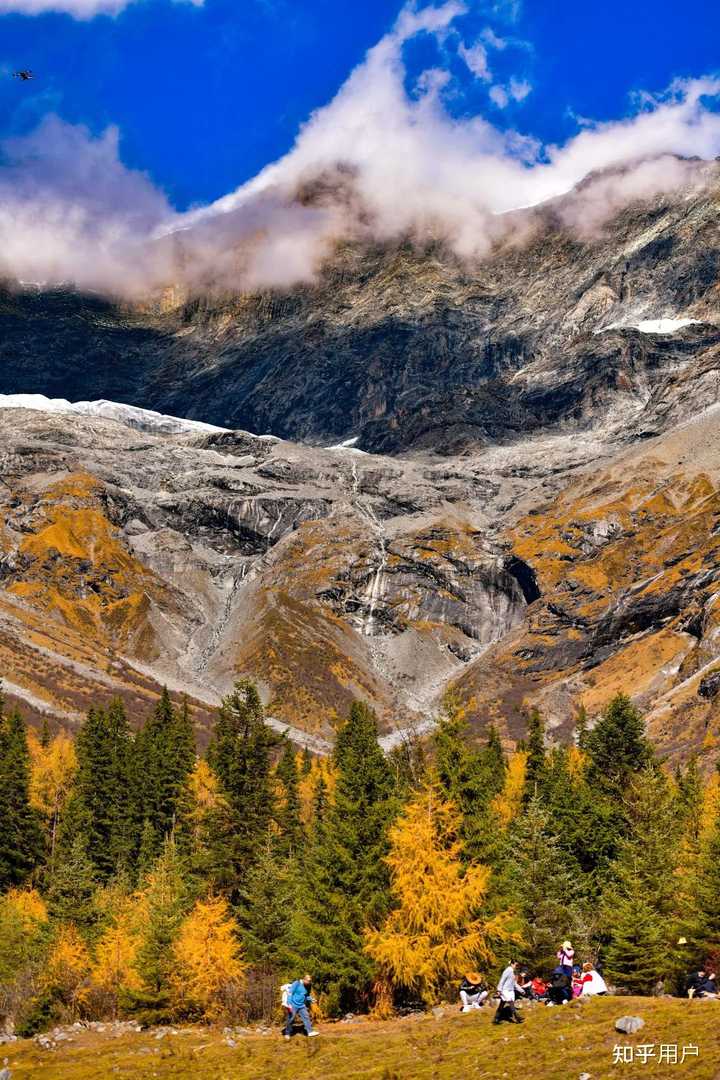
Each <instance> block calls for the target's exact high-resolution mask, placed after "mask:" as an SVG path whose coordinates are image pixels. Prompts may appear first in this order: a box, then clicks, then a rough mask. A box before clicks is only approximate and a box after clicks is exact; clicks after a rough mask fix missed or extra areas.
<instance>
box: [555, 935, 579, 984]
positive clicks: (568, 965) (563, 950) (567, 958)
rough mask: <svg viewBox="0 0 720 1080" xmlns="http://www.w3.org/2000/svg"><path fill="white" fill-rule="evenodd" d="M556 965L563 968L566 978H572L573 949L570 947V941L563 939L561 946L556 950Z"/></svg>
mask: <svg viewBox="0 0 720 1080" xmlns="http://www.w3.org/2000/svg"><path fill="white" fill-rule="evenodd" d="M557 959H558V965H559V966H560V967H561V968H562V969H563V972H564V974H565V975H567V977H568V979H572V973H573V963H574V961H575V950H574V949H573V947H572V944H571V942H569V941H563V943H562V945H561V947H560V948H559V949H558V951H557Z"/></svg>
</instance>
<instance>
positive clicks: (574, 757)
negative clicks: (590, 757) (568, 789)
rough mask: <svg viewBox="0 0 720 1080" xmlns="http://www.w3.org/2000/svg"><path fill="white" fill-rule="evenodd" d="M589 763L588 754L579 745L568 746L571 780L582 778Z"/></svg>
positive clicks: (568, 764)
mask: <svg viewBox="0 0 720 1080" xmlns="http://www.w3.org/2000/svg"><path fill="white" fill-rule="evenodd" d="M586 765H587V755H586V754H584V753H583V751H582V750H581V749H580V748H579V747H578V746H570V747H569V748H568V755H567V766H568V772H569V773H570V778H571V780H581V779H582V777H583V774H584V772H585V766H586Z"/></svg>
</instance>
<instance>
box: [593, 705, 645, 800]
mask: <svg viewBox="0 0 720 1080" xmlns="http://www.w3.org/2000/svg"><path fill="white" fill-rule="evenodd" d="M585 748H586V751H587V754H588V757H589V768H588V779H589V781H590V783H591V785H593V786H595V787H597V788H599V789H600V790H602V791H604V792H606V793H607V794H609V795H611V796H612V797H614V798H617V799H618V800H622V798H623V796H624V795H625V793H626V791H627V789H628V785H629V782H630V780H631V779H632V777H633V774H635V773H639V772H641V771H642V770H643V769H644V768H645V766H646V765H648V764H649V762H650V761H651V760H652V756H653V755H652V750H651V748H650V744H649V743H648V741H647V739H646V737H645V724H644V723H643V718H642V716H641V715H640V713H639V712H638V710H637V709H636V708H635V706H634V705H633V703H632V702H631V700H630V698H629V697H627V695H626V694H618V695H617V696H616V697H614V698H613V699H612V701H611V702H610V704H609V705H608V706H607V708H606V709H605V711H604V713H603V714H602V716H601V717H600V719H599V720H598V722H597V724H596V725H595V727H594V728H593V729H592V731H591V732H589V734H588V735H587V738H586V740H585Z"/></svg>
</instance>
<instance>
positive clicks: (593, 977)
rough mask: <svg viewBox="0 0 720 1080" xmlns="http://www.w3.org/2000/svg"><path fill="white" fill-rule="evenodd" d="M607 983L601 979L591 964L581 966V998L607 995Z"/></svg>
mask: <svg viewBox="0 0 720 1080" xmlns="http://www.w3.org/2000/svg"><path fill="white" fill-rule="evenodd" d="M607 992H608V988H607V983H606V982H605V980H604V979H603V977H602V975H601V974H600V972H599V971H596V969H595V968H594V967H593V966H592V964H583V966H582V994H583V997H595V996H597V995H600V994H607Z"/></svg>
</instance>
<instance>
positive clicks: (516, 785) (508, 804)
mask: <svg viewBox="0 0 720 1080" xmlns="http://www.w3.org/2000/svg"><path fill="white" fill-rule="evenodd" d="M526 771H527V754H526V753H525V751H524V750H516V751H515V753H514V754H511V755H510V759H509V761H508V767H507V772H506V773H505V785H504V787H503V789H502V791H501V792H500V794H499V795H496V796H495V798H494V799H493V801H492V808H493V811H494V812H495V814H496V816H497V819H498V821H499V822H500V825H501V826H502V828H503V829H506V828H507V827H508V825H510V823H511V822H512V821H514V820H515V818H516V817H517V816H518V814H519V813H520V809H521V807H522V797H523V792H524V790H525V774H526Z"/></svg>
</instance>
